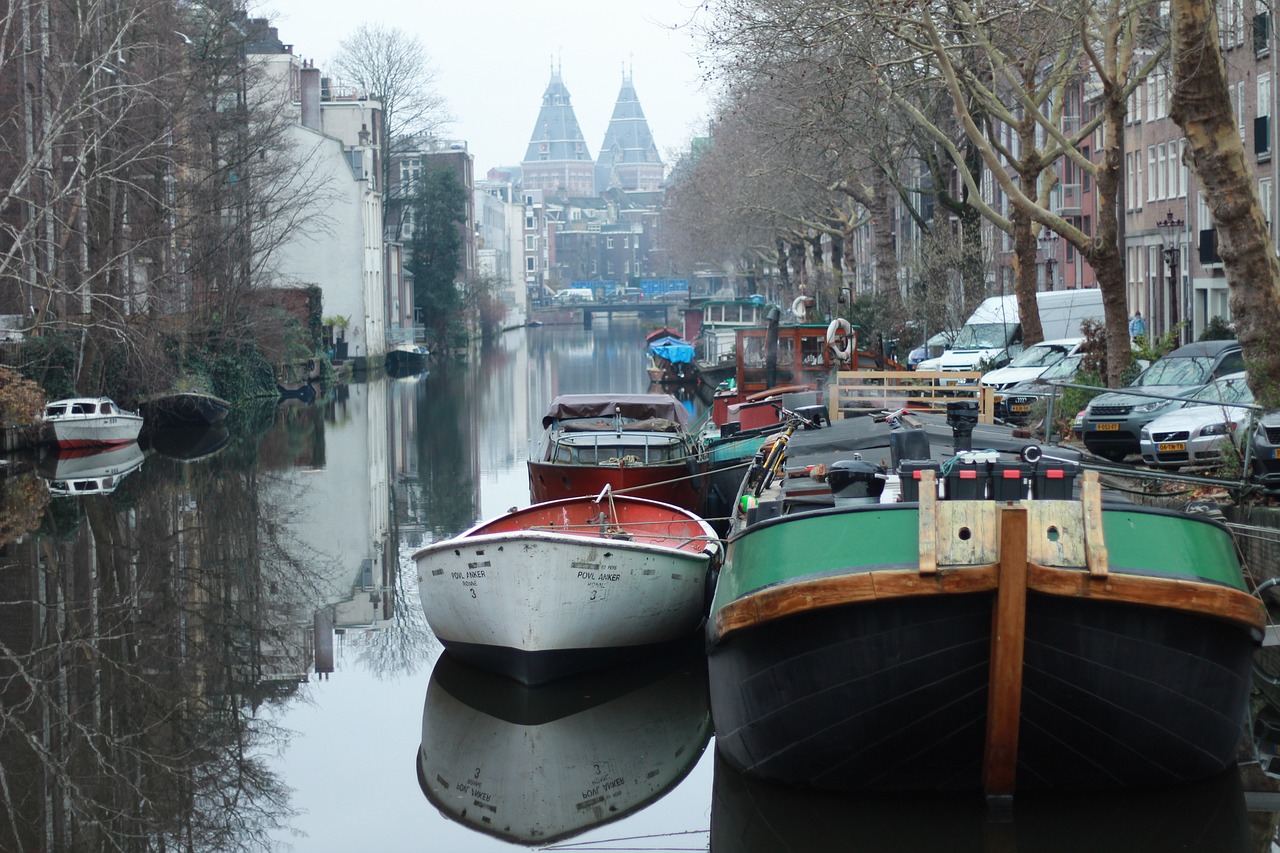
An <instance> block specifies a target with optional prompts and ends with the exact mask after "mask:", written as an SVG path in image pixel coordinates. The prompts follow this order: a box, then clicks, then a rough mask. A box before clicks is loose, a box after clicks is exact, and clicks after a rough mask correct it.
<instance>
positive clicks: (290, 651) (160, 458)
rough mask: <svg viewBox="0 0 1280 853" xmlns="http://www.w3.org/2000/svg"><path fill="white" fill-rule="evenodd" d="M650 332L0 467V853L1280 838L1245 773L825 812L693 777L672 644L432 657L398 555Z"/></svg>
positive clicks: (518, 353)
mask: <svg viewBox="0 0 1280 853" xmlns="http://www.w3.org/2000/svg"><path fill="white" fill-rule="evenodd" d="M646 331H647V330H646V329H645V328H644V327H642V326H641V325H640V323H639V322H638V321H636V320H625V319H620V318H619V319H614V320H613V321H612V322H611V323H608V324H606V323H605V322H604V321H597V322H596V324H595V325H594V326H593V327H592V328H591V329H586V330H584V329H582V328H578V327H570V326H558V327H552V326H546V327H539V328H531V329H524V330H516V331H512V332H508V333H506V334H505V335H503V336H502V337H501V339H500V340H498V341H496V342H494V343H492V344H490V345H488V346H485V347H484V348H481V349H478V350H476V351H474V352H472V353H471V354H470V355H469V356H468V358H467V359H466V360H465V361H460V362H458V363H455V364H449V365H444V366H433V367H432V368H431V369H430V371H428V372H425V373H423V374H420V375H414V376H408V377H401V378H395V377H387V376H378V377H376V378H370V379H368V380H367V381H360V382H355V383H352V384H349V385H345V386H341V387H339V388H338V389H336V390H334V391H332V392H331V393H329V394H327V395H322V396H321V397H320V398H319V399H317V400H316V401H315V402H314V404H311V405H304V404H302V403H301V402H300V401H290V402H287V403H280V404H276V403H275V401H270V402H268V403H266V404H264V405H261V406H250V407H243V408H241V409H238V410H237V411H236V412H235V413H233V415H232V417H231V418H230V419H229V421H228V423H227V425H226V426H225V427H223V428H218V429H214V430H210V431H201V432H198V433H193V434H187V433H183V434H166V435H164V436H157V437H155V438H154V439H149V440H148V441H147V442H145V445H146V446H145V448H144V449H143V453H142V454H140V455H141V457H142V458H141V460H140V464H138V463H139V459H134V458H130V457H129V455H128V454H127V453H126V454H123V455H121V456H120V457H119V458H116V459H113V460H107V461H108V462H110V463H111V464H113V465H114V466H115V473H114V474H112V475H111V477H113V478H115V479H113V481H112V482H110V483H108V484H107V486H106V490H107V491H109V493H107V494H86V495H83V496H80V497H57V498H50V497H49V494H48V488H47V486H46V479H49V478H58V477H61V478H64V479H65V478H68V477H74V476H75V475H77V474H85V473H87V472H90V471H92V469H93V466H94V465H95V464H101V463H102V462H103V460H102V459H101V458H97V459H92V458H90V459H84V458H61V459H51V458H47V457H46V458H44V459H39V460H33V461H37V462H38V468H37V470H35V471H32V472H31V473H29V474H26V475H20V476H11V477H9V478H5V479H0V483H2V484H3V489H4V491H3V496H2V497H3V503H2V504H0V589H2V590H3V594H2V595H0V643H2V644H3V645H2V646H0V790H2V791H3V800H4V802H6V803H7V805H8V808H7V809H5V810H0V851H8V850H53V851H64V850H65V851H73V850H75V851H78V850H86V851H99V850H148V851H150V850H159V849H169V848H181V849H184V850H192V851H237V850H287V849H293V850H298V851H321V853H325V852H326V851H354V850H377V851H460V853H483V852H484V851H510V850H513V849H516V850H518V849H520V848H521V847H529V848H536V849H549V850H668V851H671V850H707V849H712V850H715V851H718V853H720V851H723V853H730V851H766V850H789V851H791V850H797V851H798V850H812V851H819V850H821V851H831V850H877V851H878V850H885V851H888V850H892V851H938V850H947V851H954V850H974V851H1012V850H1023V851H1051V850H1062V851H1068V850H1070V851H1079V850H1090V851H1103V850H1115V851H1121V850H1123V851H1128V853H1133V851H1167V850H1202V851H1258V853H1262V851H1269V850H1271V849H1273V847H1272V844H1273V840H1274V839H1275V838H1276V821H1275V812H1274V809H1278V808H1280V804H1278V803H1277V802H1276V801H1275V800H1274V799H1273V798H1275V797H1276V795H1275V794H1271V793H1268V792H1269V791H1271V790H1273V789H1274V785H1273V784H1272V782H1271V778H1270V777H1268V776H1267V775H1266V774H1264V773H1262V772H1260V771H1259V770H1258V768H1257V766H1256V765H1255V766H1251V767H1250V768H1249V769H1248V770H1247V771H1246V772H1242V773H1231V774H1228V775H1227V776H1226V777H1224V778H1221V779H1215V780H1210V781H1209V782H1207V783H1204V784H1201V785H1197V786H1193V787H1190V788H1184V789H1178V790H1174V791H1161V792H1148V793H1144V794H1136V795H1135V794H1116V793H1106V792H1102V793H1100V794H1098V795H1096V796H1089V797H1085V796H1073V797H1019V799H1018V802H1017V805H1016V808H1015V810H1014V812H1013V814H1011V815H1001V814H995V813H992V812H990V811H988V810H986V809H985V808H984V807H983V805H982V804H981V803H979V802H976V801H972V800H948V801H938V800H933V799H928V798H908V799H883V798H862V799H858V800H848V799H842V798H838V797H831V796H826V795H820V794H816V793H812V792H804V791H784V790H776V789H771V788H769V787H768V786H764V785H760V784H758V783H754V782H751V781H749V780H746V779H743V778H741V777H740V776H739V775H737V774H735V773H734V772H733V771H732V770H731V769H729V768H727V767H725V766H723V765H722V764H721V763H720V762H718V761H717V760H716V757H715V749H714V737H713V733H712V727H711V720H710V715H709V712H708V708H707V701H706V686H705V670H704V668H703V664H702V657H701V654H700V647H699V645H698V643H697V641H696V638H694V641H693V642H691V644H690V647H689V649H688V650H686V651H685V652H684V653H677V654H674V655H671V656H668V657H664V658H661V659H655V660H652V661H646V662H645V663H643V664H641V665H637V666H631V667H620V668H616V669H612V670H609V671H607V672H604V673H600V674H596V675H591V676H585V677H581V678H577V679H573V680H570V681H568V682H565V683H562V684H558V685H550V686H547V687H543V688H539V689H527V688H522V687H519V686H518V685H515V684H513V683H511V682H508V681H505V680H504V679H500V678H496V677H492V676H488V675H485V674H484V673H479V672H476V671H473V670H469V669H467V668H466V667H463V666H460V665H458V664H456V663H454V662H452V661H451V660H450V659H449V658H448V657H447V656H446V657H442V655H441V649H440V645H439V643H438V642H437V641H436V639H435V638H434V636H433V635H432V634H431V632H430V630H429V629H428V627H427V625H426V622H425V619H424V618H423V615H422V608H421V606H420V603H419V600H418V596H417V590H416V584H415V578H414V574H415V573H414V568H413V564H412V560H411V559H410V557H411V555H412V553H413V552H414V550H416V549H417V548H418V547H420V546H421V545H423V544H425V543H428V542H432V541H435V540H437V539H440V538H446V537H448V536H451V535H453V534H455V533H457V532H459V531H461V530H463V529H464V528H466V527H468V526H469V525H471V524H472V523H474V522H475V521H477V520H479V519H483V518H488V517H490V516H493V515H497V514H499V513H501V512H504V511H505V510H506V509H508V508H509V507H512V506H516V505H521V504H525V503H527V502H528V500H529V493H528V482H527V474H526V468H525V463H526V461H527V459H528V456H529V453H530V452H531V449H532V448H533V446H534V445H535V444H536V442H537V441H538V439H539V438H540V436H541V432H542V427H541V423H540V421H541V416H542V413H543V411H544V410H545V409H546V407H547V404H548V403H549V402H550V401H551V399H552V398H553V397H554V396H556V395H558V394H567V393H585V392H599V391H615V392H628V393H634V392H643V391H647V390H649V384H648V378H647V375H646V373H645V369H644V368H645V357H644V353H643V337H644V334H645V332H646ZM688 405H689V406H690V408H691V410H693V411H695V412H696V411H697V404H696V403H695V402H694V401H692V400H690V401H688ZM133 466H137V467H133ZM1276 671H1280V667H1277V668H1276ZM1257 710H1258V711H1259V715H1260V717H1263V718H1268V715H1273V716H1271V717H1269V718H1270V719H1275V720H1277V721H1280V715H1274V712H1273V711H1272V710H1271V709H1270V707H1269V706H1268V705H1267V704H1266V702H1265V701H1264V700H1263V698H1262V697H1261V696H1260V699H1259V702H1258V703H1257ZM1259 731H1261V732H1263V734H1264V735H1266V733H1267V732H1268V731H1269V730H1268V729H1266V728H1265V727H1264V726H1259ZM1275 731H1276V733H1277V734H1276V736H1275V737H1271V736H1270V735H1267V736H1266V737H1264V739H1263V740H1264V742H1263V745H1262V749H1263V750H1264V752H1265V751H1268V750H1270V751H1271V752H1273V753H1274V751H1275V744H1274V743H1272V741H1276V740H1280V722H1277V725H1276V727H1275Z"/></svg>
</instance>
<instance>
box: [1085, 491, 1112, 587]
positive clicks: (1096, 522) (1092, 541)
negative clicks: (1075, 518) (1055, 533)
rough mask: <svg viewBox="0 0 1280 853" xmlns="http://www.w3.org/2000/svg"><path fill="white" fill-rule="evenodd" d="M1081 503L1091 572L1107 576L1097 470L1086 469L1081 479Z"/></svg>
mask: <svg viewBox="0 0 1280 853" xmlns="http://www.w3.org/2000/svg"><path fill="white" fill-rule="evenodd" d="M1080 505H1081V508H1082V510H1083V512H1084V547H1085V559H1086V560H1088V566H1089V574H1090V575H1092V576H1093V577H1095V578H1105V577H1106V576H1107V573H1108V572H1109V571H1110V565H1109V560H1108V559H1107V545H1106V541H1105V537H1104V536H1103V535H1102V484H1101V483H1100V482H1099V480H1098V472H1097V471H1085V472H1084V473H1083V474H1082V475H1081V479H1080Z"/></svg>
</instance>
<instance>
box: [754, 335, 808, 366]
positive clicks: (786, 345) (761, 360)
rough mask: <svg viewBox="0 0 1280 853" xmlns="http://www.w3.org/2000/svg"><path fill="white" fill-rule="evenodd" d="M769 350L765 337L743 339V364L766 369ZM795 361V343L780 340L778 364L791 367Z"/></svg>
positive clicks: (789, 340)
mask: <svg viewBox="0 0 1280 853" xmlns="http://www.w3.org/2000/svg"><path fill="white" fill-rule="evenodd" d="M767 355H768V350H767V349H766V347H765V339H764V338H763V337H745V336H744V337H743V339H742V363H743V364H744V365H746V366H748V367H764V366H765V358H766V356H767ZM794 360H795V341H792V340H791V339H790V338H779V339H778V364H779V365H783V366H789V365H790V364H792V362H793V361H794Z"/></svg>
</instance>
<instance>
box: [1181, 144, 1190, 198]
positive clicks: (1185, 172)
mask: <svg viewBox="0 0 1280 853" xmlns="http://www.w3.org/2000/svg"><path fill="white" fill-rule="evenodd" d="M1190 186H1191V172H1190V170H1189V169H1188V168H1187V140H1185V139H1179V140H1178V198H1186V197H1187V188H1188V187H1190Z"/></svg>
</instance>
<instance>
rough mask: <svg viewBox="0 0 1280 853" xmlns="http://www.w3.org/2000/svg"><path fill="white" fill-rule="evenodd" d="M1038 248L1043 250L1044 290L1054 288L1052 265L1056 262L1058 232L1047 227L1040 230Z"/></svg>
mask: <svg viewBox="0 0 1280 853" xmlns="http://www.w3.org/2000/svg"><path fill="white" fill-rule="evenodd" d="M1040 248H1041V250H1043V252H1044V256H1045V258H1044V284H1045V290H1054V289H1055V288H1054V278H1053V267H1054V264H1056V263H1057V262H1058V233H1057V232H1056V231H1050V230H1049V229H1048V228H1045V229H1043V230H1042V231H1041V232H1040Z"/></svg>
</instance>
